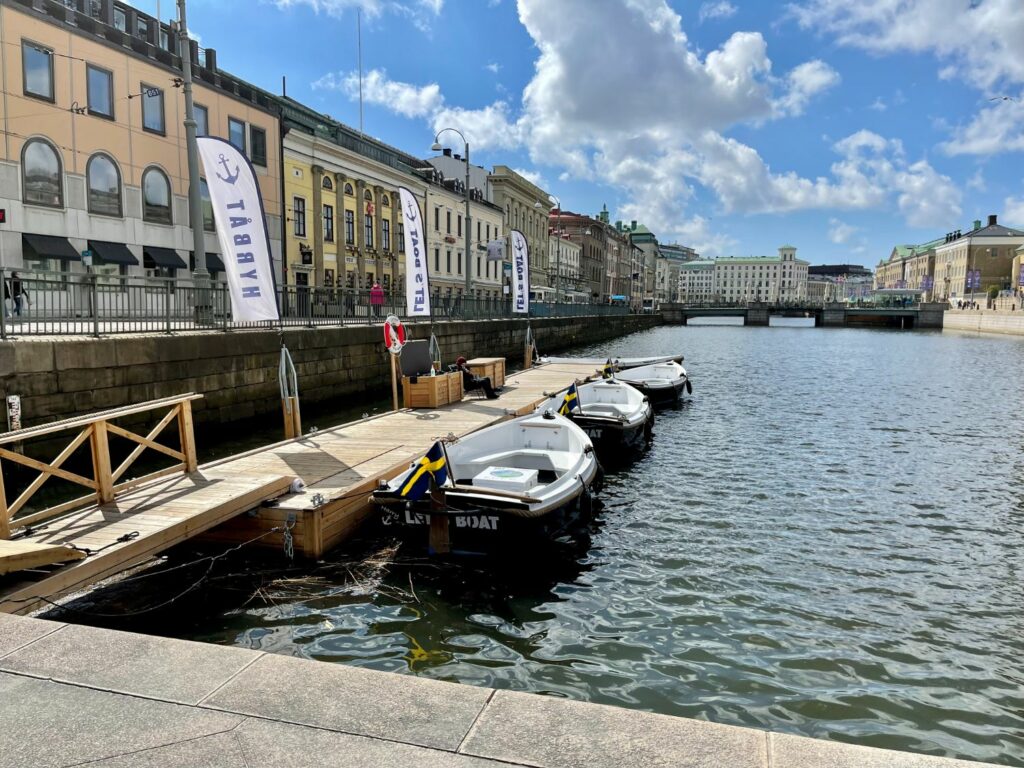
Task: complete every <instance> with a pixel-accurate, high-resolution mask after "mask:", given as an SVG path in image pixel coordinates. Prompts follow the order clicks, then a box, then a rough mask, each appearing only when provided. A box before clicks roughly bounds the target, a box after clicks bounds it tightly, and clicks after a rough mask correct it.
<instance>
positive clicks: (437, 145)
mask: <svg viewBox="0 0 1024 768" xmlns="http://www.w3.org/2000/svg"><path fill="white" fill-rule="evenodd" d="M445 131H452V132H453V133H457V134H459V136H460V137H461V138H462V143H463V144H464V145H465V152H464V154H463V156H462V159H463V160H464V161H465V163H466V256H465V259H464V262H465V266H466V296H465V298H466V302H467V305H468V302H469V298H470V296H472V295H473V276H472V273H471V271H470V270H471V265H470V262H471V256H470V252H469V233H470V231H471V230H472V228H473V227H472V224H473V222H472V220H471V219H470V217H469V141H467V140H466V137H465V136H464V135H463V134H462V131H460V130H459V129H458V128H442V129H441V130H440V131H438V132H437V134H436V135H435V136H434V144H433V146H431V147H430V149H431V151H433V152H440V151H441V150H442V149H443V147H442V146H441V141H440V139H441V134H442V133H444V132H445Z"/></svg>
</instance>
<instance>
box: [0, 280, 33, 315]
mask: <svg viewBox="0 0 1024 768" xmlns="http://www.w3.org/2000/svg"><path fill="white" fill-rule="evenodd" d="M6 292H7V286H6V285H5V286H4V293H5V294H6ZM11 298H12V299H14V314H15V315H17V316H18V317H21V300H22V298H24V299H25V303H26V304H31V303H32V302H31V301H30V300H29V298H28V291H26V290H25V286H24V284H23V283H22V282H21V277H20V276H19V275H18V273H17V272H12V273H11Z"/></svg>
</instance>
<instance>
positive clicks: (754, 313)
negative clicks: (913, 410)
mask: <svg viewBox="0 0 1024 768" xmlns="http://www.w3.org/2000/svg"><path fill="white" fill-rule="evenodd" d="M945 310H946V305H945V304H942V303H938V302H936V303H917V304H911V305H908V306H881V305H876V304H838V303H836V304H824V305H822V304H811V303H808V304H805V305H785V306H781V305H775V304H768V303H762V302H751V303H749V304H684V303H674V304H662V305H661V307H660V308H659V311H660V312H661V315H662V317H663V318H664V321H665V322H666V323H668V324H678V325H686V324H687V322H689V321H690V320H692V319H693V318H697V317H742V318H743V324H744V325H768V324H769V323H770V321H771V318H772V317H808V318H810V317H813V318H814V324H815V325H816V326H824V327H840V326H846V325H857V326H881V327H889V328H905V329H911V328H942V318H943V314H944V312H945Z"/></svg>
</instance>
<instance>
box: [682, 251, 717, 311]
mask: <svg viewBox="0 0 1024 768" xmlns="http://www.w3.org/2000/svg"><path fill="white" fill-rule="evenodd" d="M716 298H717V296H716V291H715V261H714V259H697V260H696V261H687V262H685V263H683V264H680V265H679V301H682V302H685V303H695V302H707V301H713V300H714V299H716Z"/></svg>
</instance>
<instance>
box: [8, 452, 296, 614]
mask: <svg viewBox="0 0 1024 768" xmlns="http://www.w3.org/2000/svg"><path fill="white" fill-rule="evenodd" d="M292 479H293V476H292V475H281V474H276V475H267V474H263V475H259V474H240V473H235V472H216V471H206V472H203V471H200V472H195V473H193V474H190V475H184V476H178V477H174V478H173V479H164V480H157V481H154V482H153V483H151V484H149V485H146V486H143V487H140V488H135V489H133V490H130V491H128V492H126V493H124V494H123V495H121V496H118V497H117V498H116V499H115V500H114V501H112V502H108V503H106V504H93V505H90V506H88V507H85V508H83V509H80V510H77V511H75V512H72V513H70V514H68V515H65V516H64V517H61V518H59V519H55V520H51V521H49V522H48V523H47V525H46V527H45V528H44V529H42V530H38V531H36V532H34V533H33V534H32V535H31V536H29V537H26V538H22V539H16V540H14V541H10V542H0V544H2V545H3V546H4V548H3V549H0V573H3V572H4V570H3V566H2V559H3V553H4V551H5V549H6V548H7V547H11V545H14V546H15V547H17V546H19V545H20V546H24V545H25V544H29V545H32V546H33V547H37V548H40V551H42V550H46V549H48V548H55V549H65V548H66V547H65V545H73V546H74V547H77V548H78V549H79V550H84V551H76V550H71V551H72V552H75V554H76V555H81V556H82V557H81V559H78V560H76V561H74V562H71V563H68V564H65V565H63V566H60V567H58V568H56V569H43V570H36V571H31V570H29V571H21V572H19V573H17V574H11V575H8V576H5V577H3V578H0V612H5V613H28V612H30V611H33V610H37V609H39V608H42V607H45V602H44V601H40V600H34V599H32V598H35V597H46V598H48V599H50V600H53V599H55V598H57V597H58V596H60V595H65V594H68V593H71V592H75V591H78V590H81V589H84V588H85V587H87V586H89V585H91V584H94V583H95V582H97V581H100V580H101V579H104V578H107V577H108V576H111V575H113V574H115V573H118V572H119V571H122V570H125V569H126V568H130V567H131V566H133V565H137V564H138V563H141V562H143V561H145V560H147V559H148V558H151V557H153V556H154V555H157V554H159V553H160V552H162V551H163V550H165V549H167V548H169V547H172V546H174V545H175V544H179V543H181V542H182V541H185V540H186V539H190V538H192V537H193V536H195V535H197V534H199V533H202V532H203V531H206V530H208V529H210V528H212V527H214V526H216V525H219V524H221V523H223V522H224V521H226V520H228V519H230V518H232V517H234V516H235V515H239V514H241V513H243V512H246V511H248V510H251V509H253V508H256V507H258V506H259V505H260V504H262V503H265V502H267V501H269V500H271V499H274V498H276V497H278V496H280V495H282V494H284V493H287V492H288V489H289V486H290V485H291V482H292ZM13 551H14V550H13V548H12V553H13ZM35 565H36V566H38V565H42V563H37V564H35ZM28 567H34V566H28Z"/></svg>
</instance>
